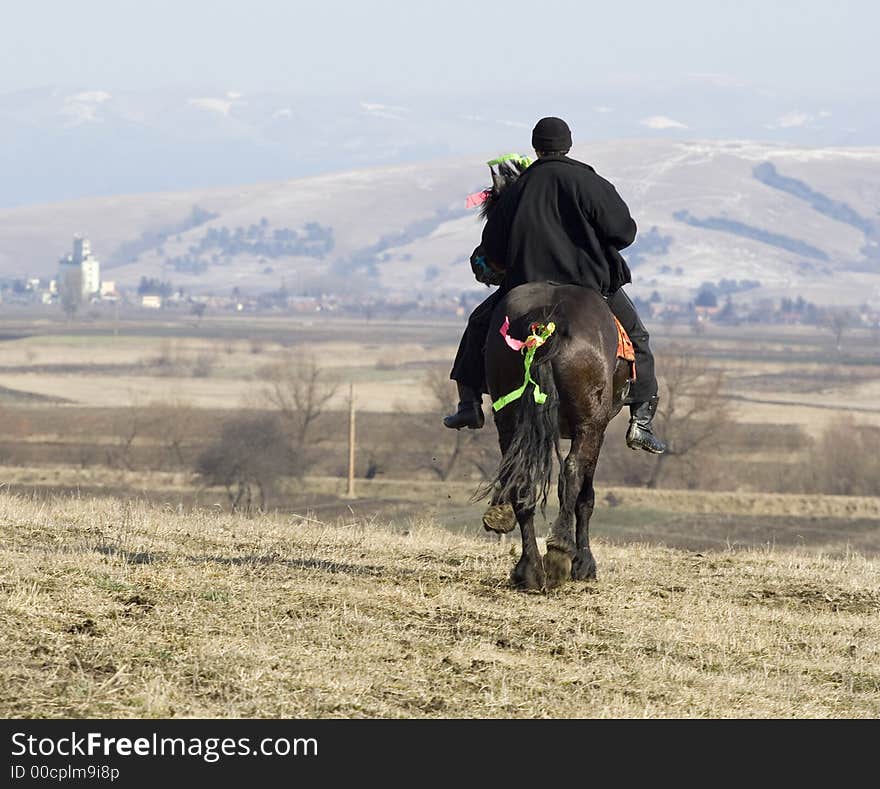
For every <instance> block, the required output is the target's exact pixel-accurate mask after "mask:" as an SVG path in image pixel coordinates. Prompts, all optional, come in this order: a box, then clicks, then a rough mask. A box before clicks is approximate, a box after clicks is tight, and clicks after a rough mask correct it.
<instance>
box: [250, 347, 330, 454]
mask: <svg viewBox="0 0 880 789" xmlns="http://www.w3.org/2000/svg"><path fill="white" fill-rule="evenodd" d="M267 379H268V382H267V384H266V386H265V388H264V389H263V392H262V398H261V399H262V400H263V401H264V403H265V404H266V405H268V406H269V407H270V408H272V409H274V410H276V411H277V412H278V415H279V416H280V418H281V421H282V423H283V424H284V427H285V430H286V432H287V434H288V435H289V436H290V438H291V440H292V441H293V443H294V445H295V446H297V447H304V446H306V442H307V441H308V440H309V439H310V438H312V434H313V431H314V426H315V422H316V421H317V419H318V417H320V416H321V414H323V413H324V411H325V410H326V408H327V405H328V404H329V402H330V400H331V399H332V398H333V396H334V395H335V394H336V390H337V388H338V387H337V386H336V385H335V384H330V383H327V381H326V380H325V376H324V373H323V371H322V370H321V367H320V365H319V364H318V362H317V361H316V360H315V358H314V357H313V356H310V357H306V358H305V359H304V360H303V359H301V358H300V357H297V356H293V355H291V356H290V357H289V358H288V360H287V361H285V362H282V363H280V364H277V365H274V366H273V367H271V368H270V369H269V371H268V375H267Z"/></svg>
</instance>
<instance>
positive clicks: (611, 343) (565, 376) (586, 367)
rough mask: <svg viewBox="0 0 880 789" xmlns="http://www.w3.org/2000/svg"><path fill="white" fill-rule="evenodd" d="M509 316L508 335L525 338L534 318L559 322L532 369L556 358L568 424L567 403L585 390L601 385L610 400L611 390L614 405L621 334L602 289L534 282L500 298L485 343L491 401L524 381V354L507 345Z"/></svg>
mask: <svg viewBox="0 0 880 789" xmlns="http://www.w3.org/2000/svg"><path fill="white" fill-rule="evenodd" d="M506 319H509V321H510V325H509V328H508V334H509V335H510V336H511V337H515V338H517V339H525V338H526V337H527V336H528V335H529V334H530V327H531V325H532V324H533V323H541V324H545V325H546V324H548V323H550V322H551V321H552V322H553V323H554V324H555V326H556V329H555V331H554V333H553V335H552V336H551V337H550V339H549V341H548V342H547V343H546V344H545V345H544V346H542V347H541V348H539V349H538V350H537V352H536V354H535V362H534V367H533V369H535V370H537V369H539V368H540V367H541V366H542V365H545V364H547V363H550V362H552V365H553V367H554V368H555V370H556V375H555V376H554V377H555V382H556V387H557V388H558V389H559V391H560V396H561V403H560V405H561V412H560V417H561V418H562V419H563V423H564V424H563V427H564V428H565V427H567V424H565V423H568V422H570V419H569V417H570V416H571V409H570V408H569V407H568V405H569V404H571V405H575V404H578V403H580V401H581V399H582V397H581V395H582V393H584V392H587V391H589V392H591V393H593V394H596V390H597V389H600V388H601V389H602V390H603V392H602V395H601V397H600V399H602V400H603V401H604V400H606V394H607V399H608V403H609V404H610V402H611V396H612V394H613V391H612V390H614V389H618V388H619V386H618V385H617V384H618V379H619V376H615V370H616V368H617V364H616V362H617V344H618V334H617V326H616V324H615V321H614V316H613V315H612V314H611V310H610V309H609V308H608V304H607V303H606V302H605V299H603V298H602V297H601V296H600V295H599V294H598V293H596V292H595V291H594V290H591V289H589V288H584V287H580V286H579V285H554V284H552V283H547V282H533V283H528V284H525V285H520V286H519V287H517V288H514V289H513V290H511V291H510V292H509V293H508V294H507V295H506V296H505V297H504V298H503V299H502V300H501V301H500V302H499V303H498V306H497V307H496V308H495V310H494V312H493V313H492V320H491V323H490V326H489V336H488V338H487V344H486V383H487V385H488V389H489V394H490V396H491V397H492V400H493V401H495V400H497V399H498V398H499V397H501V396H503V395H505V394H507V393H508V392H510V391H512V390H514V389H516V388H517V387H519V386H521V385H522V382H523V375H524V370H523V361H522V357H521V355H520V354H517V353H515V352H514V351H512V350H511V349H510V348H509V346H508V345H507V343H506V342H505V340H504V337H503V335H502V333H501V327H502V325H503V324H504V322H505V320H506ZM612 382H613V383H612ZM606 388H607V389H608V391H607V393H606V392H605V389H606ZM591 410H592V409H591ZM612 415H613V414H612ZM568 433H569V430H567V429H564V430H563V434H568Z"/></svg>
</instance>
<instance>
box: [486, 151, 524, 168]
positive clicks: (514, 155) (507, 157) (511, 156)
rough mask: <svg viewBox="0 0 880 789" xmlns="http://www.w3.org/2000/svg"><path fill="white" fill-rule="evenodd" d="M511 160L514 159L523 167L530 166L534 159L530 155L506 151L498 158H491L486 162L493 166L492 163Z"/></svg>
mask: <svg viewBox="0 0 880 789" xmlns="http://www.w3.org/2000/svg"><path fill="white" fill-rule="evenodd" d="M510 161H514V162H516V163H517V164H519V165H521V166H523V167H528V166H529V165H530V164H531V163H532V160H531V159H530V158H529V157H528V156H523V155H521V154H518V153H505V154H504V155H503V156H499V157H498V158H497V159H490V160H489V161H488V162H486V164H488V165H489V167H492V165H495V164H501V163H502V162H510Z"/></svg>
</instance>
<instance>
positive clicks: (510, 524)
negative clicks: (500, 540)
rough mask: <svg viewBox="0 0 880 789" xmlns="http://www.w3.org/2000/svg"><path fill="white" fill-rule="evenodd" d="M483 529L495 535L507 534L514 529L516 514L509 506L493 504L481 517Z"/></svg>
mask: <svg viewBox="0 0 880 789" xmlns="http://www.w3.org/2000/svg"><path fill="white" fill-rule="evenodd" d="M483 528H484V529H485V530H486V531H494V532H495V533H496V534H507V533H508V532H512V531H513V530H514V529H515V528H516V513H514V511H513V507H511V506H510V505H509V504H493V505H492V506H491V507H489V509H487V510H486V512H485V514H484V515H483Z"/></svg>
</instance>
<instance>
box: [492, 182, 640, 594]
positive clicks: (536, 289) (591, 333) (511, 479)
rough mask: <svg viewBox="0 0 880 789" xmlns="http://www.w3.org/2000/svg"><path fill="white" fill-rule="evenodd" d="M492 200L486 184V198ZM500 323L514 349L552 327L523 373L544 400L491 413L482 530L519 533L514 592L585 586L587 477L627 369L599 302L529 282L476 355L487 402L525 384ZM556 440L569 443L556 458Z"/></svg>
mask: <svg viewBox="0 0 880 789" xmlns="http://www.w3.org/2000/svg"><path fill="white" fill-rule="evenodd" d="M517 174H518V173H517ZM514 177H515V176H514ZM501 188H503V183H502V184H501ZM498 190H499V183H498V181H497V180H496V181H495V185H494V189H493V192H495V193H496V194H495V196H497V191H498ZM493 202H494V201H489V204H488V206H489V210H491V205H492V204H493ZM492 265H493V268H494V267H496V266H495V264H494V262H493V264H492ZM508 319H509V328H508V330H507V332H506V333H507V335H508V336H510V337H512V338H516V339H519V340H525V339H526V338H527V337H528V336H529V334H530V333H531V327H532V326H533V324H542V325H545V326H546V325H547V324H549V323H550V322H553V323H554V324H555V331H554V332H553V334H551V335H550V337H549V338H548V339H547V341H546V342H545V343H544V344H543V345H541V346H540V347H539V348H538V349H537V351H536V352H535V356H534V361H533V363H532V367H531V377H532V379H533V380H534V381H535V383H537V385H538V386H539V387H540V390H541V392H543V394H546V396H547V398H546V400H545V401H544V402H543V403H538V402H536V398H535V396H534V387H533V385H532V384H529V385H528V386H527V387H526V390H525V391H524V393H523V394H522V396H520V397H519V398H518V399H516V400H514V401H512V402H510V403H509V404H507V405H505V406H503V407H502V408H500V409H498V410H495V411H494V415H495V426H496V428H497V429H498V439H499V442H500V444H501V454H502V459H501V464H500V466H499V469H498V473H497V475H496V478H495V480H494V481H493V483H492V488H491V489H492V493H493V495H492V503H491V505H490V506H489V509H488V510H487V511H486V513H485V515H484V516H483V525H484V527H485V528H486V529H487V530H490V531H495V532H499V533H506V532H508V531H511V530H512V529H513V528H514V527H515V526H516V524H517V523H519V527H520V530H521V532H522V555H521V557H520V559H519V561H518V562H517V564H516V566H515V567H514V569H513V571H512V573H511V582H512V583H513V585H515V586H516V587H518V588H521V589H531V590H538V589H548V588H552V587H555V586H560V585H561V584H563V583H565V582H566V581H567V580H568V579H569V578H572V579H574V580H586V579H589V578H595V577H596V562H595V559H594V558H593V554H592V551H591V550H590V516H591V515H592V513H593V505H594V501H595V496H594V492H593V474H594V473H595V470H596V463H597V462H598V460H599V450H600V449H601V447H602V441H603V439H604V436H605V429H606V428H607V426H608V423H609V422H610V421H611V420H612V418H613V417H614V416H615V415H616V414H617V413H618V411H620V409H621V407H622V405H623V401H624V399H625V397H626V394H627V390H628V388H629V376H630V368H629V364H628V363H627V362H624V361H623V360H620V359H618V357H617V345H618V334H617V326H616V324H615V321H614V317H613V315H612V314H611V310H610V309H609V308H608V305H607V304H606V303H605V300H604V298H602V296H601V295H600V294H598V293H596V292H595V291H593V290H590V289H588V288H583V287H580V286H577V285H554V284H551V283H546V282H535V283H529V284H526V285H520V286H519V287H517V288H514V289H513V290H511V291H510V292H509V293H508V294H507V295H506V296H505V297H504V298H503V299H502V300H501V301H500V302H499V304H498V306H497V307H496V308H495V311H494V312H493V315H492V323H491V327H490V330H489V337H488V341H487V345H486V351H485V357H486V382H487V384H488V387H489V394H490V396H491V398H492V401H493V402H495V401H497V400H498V399H499V398H501V397H502V396H504V395H507V394H508V393H510V392H512V391H514V390H516V389H518V388H519V387H520V386H522V384H523V381H524V378H525V369H524V359H523V354H522V353H521V352H518V351H515V350H513V349H512V348H511V347H510V346H509V345H508V343H507V341H506V340H505V337H504V335H503V334H502V331H501V330H502V326H503V324H504V323H505V321H506V320H508ZM562 438H569V439H571V446H570V450H569V452H568V454H567V455H566V457H565V458H562V455H561V451H560V439H562ZM554 461H558V465H559V469H560V471H559V481H558V492H559V514H558V516H557V517H556V519H555V521H554V522H553V524H552V527H551V529H550V534H549V536H548V538H547V552H546V555H545V556H544V557H543V559H542V557H541V554H540V552H539V551H538V545H537V542H536V540H535V523H534V517H535V510H536V509H537V507H538V506H539V505H540V506H541V507H542V509H543V507H544V505H546V501H547V495H548V492H549V488H550V484H551V480H552V476H553V473H554V465H555V464H554Z"/></svg>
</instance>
